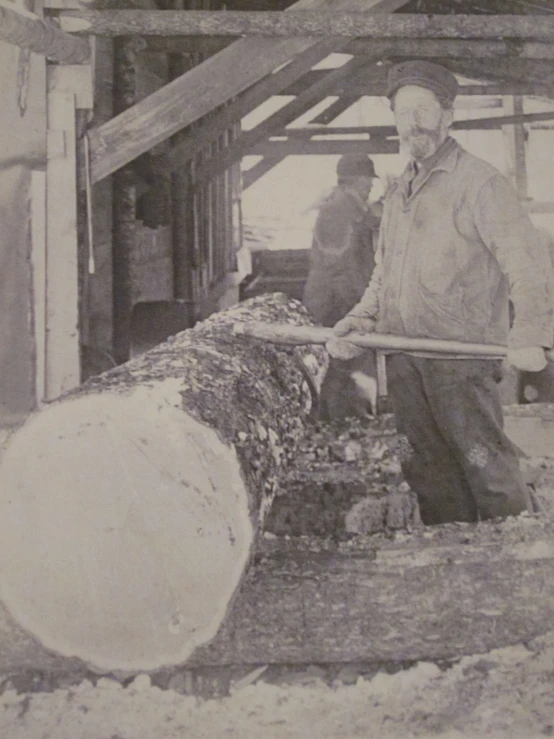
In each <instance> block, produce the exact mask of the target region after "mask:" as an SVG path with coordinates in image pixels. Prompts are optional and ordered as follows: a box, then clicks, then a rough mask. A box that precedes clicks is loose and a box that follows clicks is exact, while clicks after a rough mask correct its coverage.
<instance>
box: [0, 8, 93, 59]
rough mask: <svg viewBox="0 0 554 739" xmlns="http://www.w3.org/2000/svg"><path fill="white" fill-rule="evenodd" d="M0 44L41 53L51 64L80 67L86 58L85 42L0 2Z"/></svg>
mask: <svg viewBox="0 0 554 739" xmlns="http://www.w3.org/2000/svg"><path fill="white" fill-rule="evenodd" d="M0 41H6V42H7V43H9V44H13V45H14V46H19V47H20V48H21V49H28V50H29V51H34V52H35V53H36V54H43V55H44V56H45V57H46V58H47V59H50V60H51V61H53V62H65V63H67V64H81V63H82V62H87V61H88V60H89V59H90V47H89V44H88V41H87V40H86V39H82V38H76V37H75V36H71V35H70V34H69V33H65V32H64V31H62V30H60V29H59V28H58V26H55V25H54V24H53V23H50V22H49V21H45V20H42V18H39V17H38V16H37V15H35V14H34V13H30V12H29V11H27V10H23V9H18V10H16V9H15V6H14V5H13V3H8V2H5V1H4V0H0Z"/></svg>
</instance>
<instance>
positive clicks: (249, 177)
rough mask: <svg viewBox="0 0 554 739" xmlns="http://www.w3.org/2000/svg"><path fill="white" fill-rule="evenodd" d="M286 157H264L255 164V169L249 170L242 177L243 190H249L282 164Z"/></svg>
mask: <svg viewBox="0 0 554 739" xmlns="http://www.w3.org/2000/svg"><path fill="white" fill-rule="evenodd" d="M284 159H286V157H282V156H278V157H264V158H263V159H262V160H261V161H259V162H257V163H256V164H254V166H253V167H250V169H247V170H246V172H244V173H243V175H242V189H243V190H247V189H248V188H249V187H250V186H251V185H253V184H254V183H255V182H257V181H258V180H259V179H260V178H261V177H263V176H264V175H265V174H267V173H268V172H270V171H271V170H272V169H273V168H274V167H276V166H277V165H278V164H280V163H281V162H282V161H283V160H284Z"/></svg>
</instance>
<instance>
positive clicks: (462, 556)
mask: <svg viewBox="0 0 554 739" xmlns="http://www.w3.org/2000/svg"><path fill="white" fill-rule="evenodd" d="M552 533H553V527H552V520H551V519H550V518H543V519H535V518H531V517H529V516H520V517H518V518H517V519H509V520H507V521H505V522H503V523H482V524H478V525H443V526H439V527H434V528H433V529H422V530H420V531H416V532H413V533H411V534H408V533H405V534H401V533H398V534H396V536H395V537H394V538H393V540H390V537H389V536H387V535H383V534H382V535H377V536H374V537H357V538H356V539H354V540H352V541H350V542H342V543H337V542H335V541H331V540H327V541H324V540H321V539H319V540H315V539H313V538H309V537H306V538H297V539H292V538H291V539H288V540H286V539H276V540H273V541H265V542H264V546H263V548H262V549H261V551H260V552H259V556H258V558H257V561H256V563H255V565H254V566H253V567H251V569H250V571H249V573H248V576H247V578H246V579H245V581H244V583H243V587H242V590H241V593H240V598H238V599H237V601H236V606H235V609H234V610H233V612H232V614H231V616H230V618H229V619H228V620H227V622H226V624H225V627H224V629H223V630H222V631H221V632H220V633H219V634H218V636H217V638H216V639H215V640H214V641H213V642H212V643H211V644H210V645H209V646H208V647H206V648H202V649H200V650H198V651H197V652H196V653H195V655H193V658H192V660H191V662H190V664H191V665H194V664H247V663H252V664H271V663H279V662H281V663H308V664H311V663H314V662H327V663H329V662H364V661H366V662H370V663H378V662H387V661H393V662H401V661H410V660H437V659H443V658H449V657H453V656H460V655H463V654H478V653H482V652H486V651H488V650H490V649H493V648H496V647H501V646H507V645H510V644H517V643H521V642H525V641H526V640H529V639H532V638H533V637H535V636H537V635H539V634H545V633H546V632H548V631H549V629H550V628H551V624H552V618H553V617H554V588H553V585H552V583H553V582H554V577H553V576H554V546H553V544H552Z"/></svg>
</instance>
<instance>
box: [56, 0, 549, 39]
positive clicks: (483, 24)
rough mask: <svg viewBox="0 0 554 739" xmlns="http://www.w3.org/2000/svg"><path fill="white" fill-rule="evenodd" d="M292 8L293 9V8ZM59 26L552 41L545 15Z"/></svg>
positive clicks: (296, 14)
mask: <svg viewBox="0 0 554 739" xmlns="http://www.w3.org/2000/svg"><path fill="white" fill-rule="evenodd" d="M293 7H294V8H296V7H297V5H295V6H293ZM60 21H61V27H62V28H63V29H64V30H66V31H70V32H72V33H77V34H94V35H105V36H123V35H129V36H133V35H139V36H143V35H150V36H154V35H159V36H164V35H165V36H175V35H176V34H183V35H185V36H186V35H189V34H200V35H208V36H212V35H218V36H244V35H250V36H252V35H257V36H286V37H291V36H312V37H313V36H344V37H349V38H359V37H364V38H375V39H386V38H389V39H397V38H411V39H425V38H427V39H432V38H457V39H491V40H494V39H498V38H499V37H508V38H517V39H518V40H530V41H549V42H551V41H553V40H554V18H552V17H551V16H548V15H541V16H522V15H458V14H455V15H427V14H420V13H415V14H411V13H402V14H396V15H383V16H380V17H373V15H371V14H367V13H365V12H360V11H358V10H347V11H326V10H321V8H320V9H317V10H300V9H298V10H296V9H295V10H291V11H290V12H287V11H285V12H275V11H252V12H245V11H242V10H239V11H233V10H224V11H213V10H208V11H196V10H187V11H185V12H183V11H172V10H165V11H160V10H67V11H64V12H62V13H60Z"/></svg>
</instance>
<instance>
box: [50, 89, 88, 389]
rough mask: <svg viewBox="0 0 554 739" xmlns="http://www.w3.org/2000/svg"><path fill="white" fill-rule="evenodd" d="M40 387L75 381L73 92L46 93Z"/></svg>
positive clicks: (58, 386)
mask: <svg viewBox="0 0 554 739" xmlns="http://www.w3.org/2000/svg"><path fill="white" fill-rule="evenodd" d="M47 109H48V128H47V165H46V352H45V367H46V390H45V398H46V399H47V400H51V399H52V398H56V397H57V396H58V395H60V394H61V393H63V392H65V391H66V390H70V389H71V388H73V387H76V386H77V385H78V384H79V382H80V358H79V310H78V300H79V290H78V259H77V181H76V179H77V178H76V167H77V163H76V147H75V95H74V94H72V93H69V92H49V93H48V96H47Z"/></svg>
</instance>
